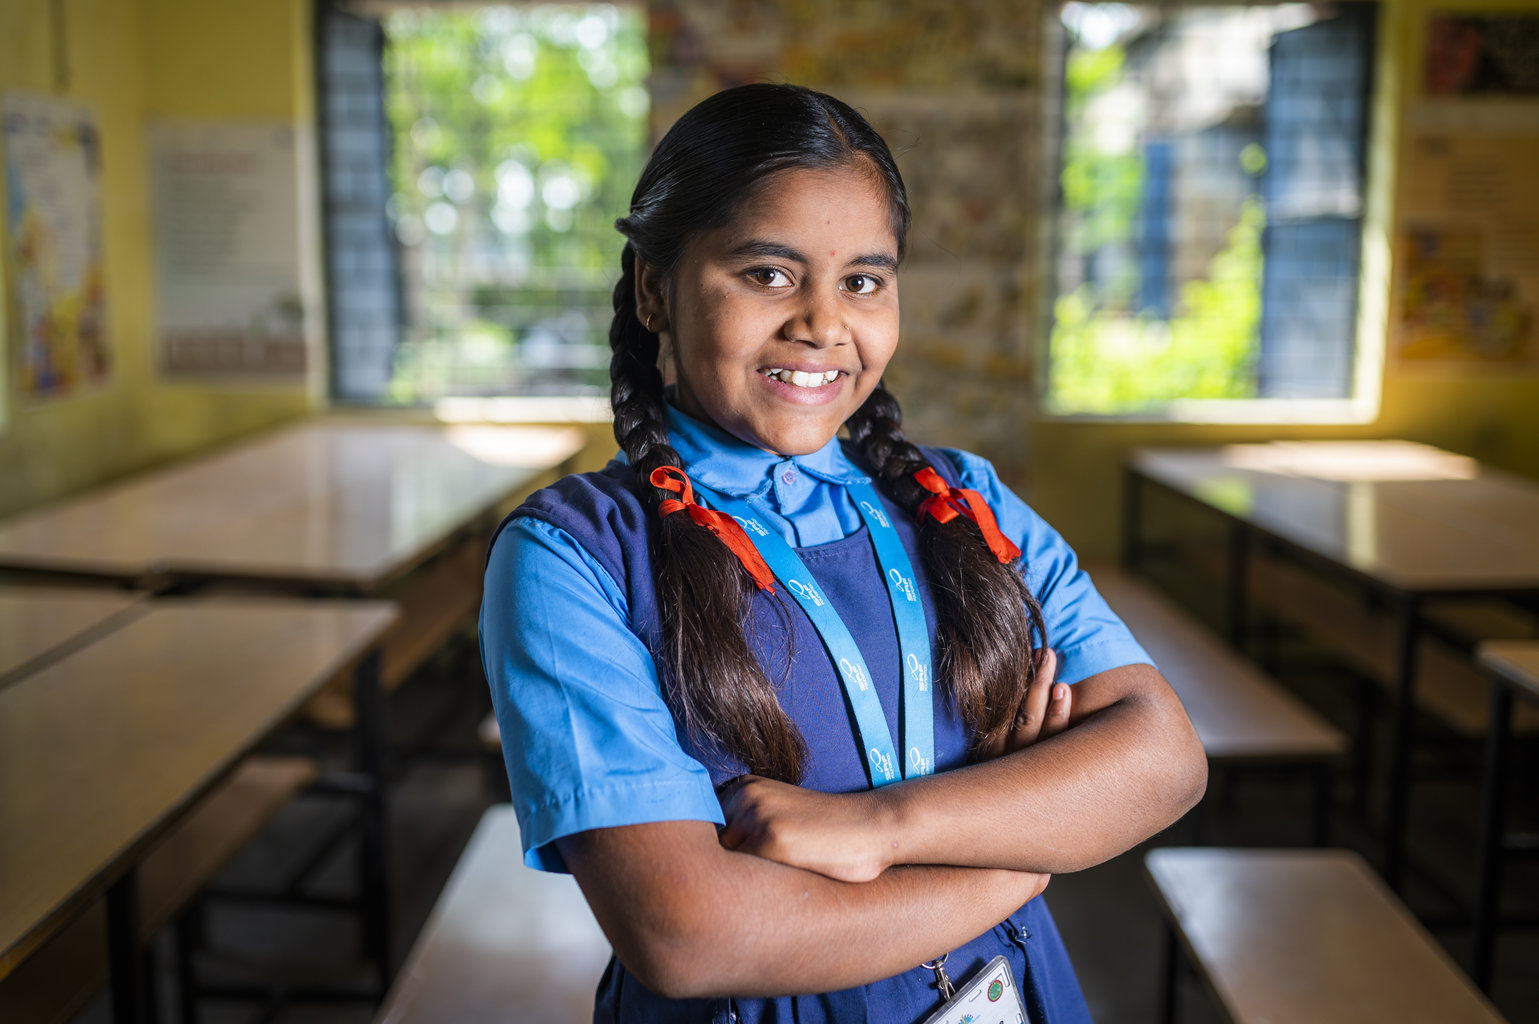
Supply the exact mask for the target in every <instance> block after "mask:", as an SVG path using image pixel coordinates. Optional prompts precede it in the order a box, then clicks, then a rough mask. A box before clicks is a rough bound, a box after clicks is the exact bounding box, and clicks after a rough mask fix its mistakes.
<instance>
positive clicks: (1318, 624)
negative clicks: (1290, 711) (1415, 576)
mask: <svg viewBox="0 0 1539 1024" xmlns="http://www.w3.org/2000/svg"><path fill="white" fill-rule="evenodd" d="M1224 557H1225V556H1224V553H1223V546H1222V544H1218V543H1203V542H1201V541H1200V540H1196V539H1193V540H1189V541H1186V542H1176V543H1174V544H1173V545H1170V546H1168V547H1167V548H1166V550H1165V552H1164V556H1163V557H1162V561H1164V560H1165V559H1166V558H1169V559H1173V560H1175V561H1178V562H1179V563H1180V564H1181V565H1182V566H1183V567H1184V568H1187V569H1190V570H1192V572H1193V574H1194V575H1195V576H1196V577H1198V578H1200V579H1202V580H1205V581H1207V582H1208V583H1210V584H1211V585H1212V586H1214V587H1222V585H1223V584H1222V583H1221V582H1220V581H1222V580H1224V578H1225V575H1226V573H1227V571H1228V570H1227V568H1226V565H1225V561H1224ZM1244 572H1245V577H1246V580H1247V586H1246V592H1247V598H1246V600H1247V603H1248V604H1250V605H1251V606H1252V607H1253V608H1254V609H1255V610H1256V611H1257V612H1260V613H1262V614H1264V615H1265V616H1267V617H1268V618H1269V619H1270V620H1271V621H1272V622H1276V623H1282V624H1286V625H1288V626H1289V627H1292V628H1294V629H1296V630H1298V631H1299V632H1300V633H1301V634H1302V635H1303V636H1305V637H1307V638H1308V639H1309V640H1310V641H1311V642H1313V643H1314V644H1316V645H1318V646H1319V647H1320V648H1322V649H1324V650H1326V651H1328V652H1329V653H1330V654H1331V655H1332V656H1333V657H1335V658H1337V659H1339V660H1340V661H1341V662H1342V663H1343V664H1345V665H1346V666H1347V667H1348V668H1350V669H1351V670H1352V671H1353V672H1354V673H1355V674H1356V675H1358V676H1360V677H1361V678H1363V679H1366V680H1368V681H1370V682H1371V683H1374V684H1376V685H1377V686H1379V687H1381V688H1383V689H1386V690H1388V689H1391V688H1392V687H1393V685H1394V680H1393V677H1392V674H1393V669H1394V665H1395V643H1396V638H1395V626H1394V622H1393V618H1392V616H1391V615H1389V614H1387V613H1386V611H1385V610H1384V609H1382V608H1379V607H1376V606H1375V605H1374V604H1373V603H1372V602H1371V601H1367V600H1365V599H1364V595H1363V594H1361V593H1359V592H1356V591H1354V590H1353V589H1352V588H1350V587H1348V586H1345V585H1342V584H1340V583H1338V582H1334V581H1332V580H1329V579H1326V578H1324V577H1322V576H1321V575H1320V574H1318V573H1316V572H1313V571H1311V570H1310V569H1308V568H1306V567H1305V566H1303V565H1301V564H1299V562H1298V561H1297V560H1295V559H1293V558H1289V557H1286V556H1284V555H1280V554H1277V553H1275V552H1271V551H1269V550H1265V549H1264V548H1263V549H1261V550H1252V552H1251V554H1250V556H1249V557H1248V558H1247V560H1246V562H1245V570H1244ZM1423 615H1424V618H1425V620H1426V622H1427V624H1428V627H1429V628H1428V629H1426V630H1424V631H1423V635H1422V637H1421V639H1420V641H1419V642H1418V644H1417V649H1416V664H1417V673H1416V706H1417V708H1418V709H1419V710H1420V711H1421V712H1422V713H1424V714H1426V715H1427V716H1429V717H1430V718H1432V719H1435V720H1436V721H1439V722H1441V723H1442V724H1443V725H1445V726H1446V727H1448V728H1449V729H1451V730H1452V731H1453V732H1454V733H1456V734H1457V735H1459V736H1461V737H1464V738H1465V739H1468V740H1472V741H1478V740H1479V739H1480V738H1481V737H1483V736H1484V735H1485V730H1486V723H1487V722H1488V720H1489V718H1490V688H1489V686H1488V685H1487V683H1486V680H1485V677H1484V676H1483V675H1482V674H1481V672H1480V671H1479V669H1478V668H1477V667H1476V666H1475V664H1474V662H1473V660H1472V659H1471V658H1470V656H1469V655H1468V654H1467V653H1466V651H1468V650H1469V649H1472V648H1473V647H1474V646H1475V645H1476V644H1478V643H1480V642H1481V641H1484V640H1516V639H1531V638H1534V637H1535V636H1536V635H1539V633H1536V631H1539V619H1536V617H1535V616H1534V615H1532V614H1525V613H1523V612H1522V611H1520V610H1517V609H1515V608H1513V607H1512V606H1511V605H1510V604H1508V603H1507V602H1503V601H1497V600H1483V601H1460V602H1457V603H1455V602H1427V603H1426V605H1425V607H1424V609H1423ZM1513 726H1514V728H1515V729H1516V730H1517V731H1518V732H1521V733H1525V734H1529V733H1535V732H1539V708H1520V709H1518V713H1517V716H1516V719H1515V721H1514V723H1513ZM1365 753H1366V752H1365Z"/></svg>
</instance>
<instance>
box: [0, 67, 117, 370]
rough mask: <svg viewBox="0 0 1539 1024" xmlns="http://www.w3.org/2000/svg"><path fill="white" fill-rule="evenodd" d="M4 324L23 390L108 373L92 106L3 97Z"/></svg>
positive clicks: (0, 122)
mask: <svg viewBox="0 0 1539 1024" xmlns="http://www.w3.org/2000/svg"><path fill="white" fill-rule="evenodd" d="M0 148H3V150H4V159H5V180H6V228H7V231H6V235H7V237H6V239H5V248H6V256H7V260H6V262H7V263H8V264H9V266H10V277H9V278H7V279H6V281H7V285H8V291H9V295H8V300H9V301H8V303H7V305H8V308H9V310H10V314H9V319H10V323H9V324H8V327H9V328H10V331H12V332H14V336H15V339H16V345H17V346H18V348H19V350H20V351H19V359H17V360H16V365H17V366H18V367H19V372H20V380H19V381H18V390H19V391H20V392H21V393H23V394H26V395H33V396H38V397H55V396H60V395H66V394H69V393H70V392H73V391H75V390H77V389H78V388H80V387H81V386H82V385H87V384H96V383H100V382H103V381H105V380H106V379H107V377H108V375H109V373H110V371H111V366H112V357H111V353H110V351H109V348H108V344H107V335H106V330H107V316H106V297H105V293H104V288H103V281H102V278H103V268H102V228H101V199H100V191H101V135H100V134H99V133H98V131H97V127H96V119H95V117H94V115H93V114H92V113H91V112H90V110H88V109H87V108H86V107H83V106H81V105H80V104H77V103H70V102H66V101H63V100H59V99H55V98H53V97H51V96H36V95H29V94H25V93H10V94H8V95H6V96H5V97H4V98H3V100H0Z"/></svg>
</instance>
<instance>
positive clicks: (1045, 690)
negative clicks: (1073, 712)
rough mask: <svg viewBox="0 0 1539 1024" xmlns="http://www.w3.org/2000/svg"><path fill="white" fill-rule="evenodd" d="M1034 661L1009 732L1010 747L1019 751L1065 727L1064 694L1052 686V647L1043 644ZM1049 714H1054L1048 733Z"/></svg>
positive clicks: (1054, 672) (1055, 658)
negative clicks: (1024, 692) (1035, 667)
mask: <svg viewBox="0 0 1539 1024" xmlns="http://www.w3.org/2000/svg"><path fill="white" fill-rule="evenodd" d="M1036 661H1037V670H1036V672H1035V673H1033V675H1032V679H1031V682H1030V683H1028V684H1027V685H1026V694H1025V696H1023V697H1022V698H1021V706H1020V707H1019V708H1018V709H1017V710H1016V713H1015V725H1014V726H1013V727H1012V729H1011V732H1010V741H1009V746H1010V747H1011V749H1016V750H1018V749H1020V748H1021V747H1024V746H1027V745H1028V744H1031V743H1035V742H1036V741H1037V740H1039V739H1042V738H1044V737H1046V736H1050V735H1052V734H1053V733H1054V732H1062V731H1063V730H1064V728H1066V727H1067V726H1068V702H1067V700H1066V699H1065V697H1066V694H1060V693H1059V692H1058V691H1057V688H1055V687H1054V685H1053V680H1054V678H1055V677H1056V676H1057V674H1058V656H1057V655H1056V654H1054V653H1053V650H1052V648H1049V647H1044V648H1041V649H1040V650H1038V651H1037V653H1036ZM1063 689H1065V690H1066V689H1067V687H1064V688H1063ZM1049 716H1053V717H1052V720H1051V732H1049V731H1047V730H1048V728H1049V724H1050V723H1049Z"/></svg>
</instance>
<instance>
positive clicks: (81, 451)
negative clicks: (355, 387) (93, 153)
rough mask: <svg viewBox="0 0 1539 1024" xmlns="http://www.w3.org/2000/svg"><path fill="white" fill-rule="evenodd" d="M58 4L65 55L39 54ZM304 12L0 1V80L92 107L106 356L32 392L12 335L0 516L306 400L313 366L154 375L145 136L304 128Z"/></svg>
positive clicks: (154, 1) (252, 425) (309, 103)
mask: <svg viewBox="0 0 1539 1024" xmlns="http://www.w3.org/2000/svg"><path fill="white" fill-rule="evenodd" d="M56 6H57V7H59V8H60V10H61V12H62V22H63V25H64V27H65V32H64V38H63V40H61V41H62V42H63V43H64V46H63V49H64V51H65V55H66V60H65V62H64V66H63V67H56V62H55V61H54V60H53V54H54V52H55V40H54V31H53V30H54V27H55V25H56V24H58V21H59V19H57V18H56V16H55V15H54V13H53V9H54V8H55V7H56ZM310 25H311V20H310V5H309V3H308V2H307V0H261V2H259V3H257V2H250V3H207V2H203V0H0V92H8V91H13V90H15V91H25V92H32V93H44V94H52V95H58V96H60V97H62V98H65V99H69V100H71V101H74V102H80V103H84V104H86V105H88V106H89V107H90V108H91V109H92V110H94V111H95V114H96V117H97V123H98V126H99V128H100V130H101V138H102V155H103V170H102V182H101V189H102V191H101V206H102V209H101V215H102V223H103V240H102V245H103V258H104V262H105V285H106V301H107V316H108V330H109V336H110V344H111V351H112V359H113V367H112V374H111V377H110V379H109V380H108V381H107V382H106V383H105V384H104V385H102V386H100V387H97V388H88V389H84V390H81V391H79V392H77V393H74V394H71V395H68V396H65V397H62V398H50V399H33V398H28V397H24V396H22V395H21V394H19V393H18V392H17V390H16V388H17V383H16V377H17V375H16V373H15V372H14V369H15V366H16V361H15V360H16V357H15V351H14V350H15V345H16V342H15V339H14V338H12V339H11V340H10V346H9V347H10V348H11V350H12V351H10V352H8V353H7V358H8V359H9V360H11V362H10V366H11V368H12V372H11V373H10V374H8V375H7V377H8V379H9V383H8V384H7V385H6V386H7V387H8V388H9V389H10V390H9V392H8V394H7V396H6V403H5V404H6V406H7V408H8V413H9V415H8V416H7V417H6V423H5V424H4V426H3V427H0V515H5V514H7V513H9V512H13V511H16V510H18V509H22V508H26V507H28V506H30V505H34V504H37V503H40V502H43V501H47V500H49V499H52V498H56V497H59V496H61V495H64V494H68V493H70V492H72V491H76V490H79V489H81V488H84V487H87V486H90V485H92V484H95V483H99V482H101V481H103V480H108V479H111V478H113V477H117V476H121V475H123V474H125V473H128V472H131V471H133V470H136V469H139V468H142V467H144V466H147V465H151V464H154V463H157V462H162V461H165V460H167V459H170V458H174V457H176V456H178V455H182V454H184V453H186V452H189V451H192V450H195V449H197V448H200V447H204V446H206V445H209V444H212V443H215V442H218V441H222V440H225V439H228V438H231V437H234V436H237V435H239V434H242V433H246V432H249V431H251V430H255V429H257V428H260V427H262V426H266V425H268V424H271V423H274V422H277V421H279V420H283V419H287V418H290V417H293V416H296V415H300V414H302V413H304V412H306V411H308V410H310V409H312V408H314V407H315V406H316V404H317V400H318V399H317V394H318V388H319V383H318V382H319V381H320V380H321V379H322V378H321V374H320V371H319V369H317V371H316V372H315V373H313V374H312V377H311V380H309V381H307V382H295V381H289V382H285V383H284V384H283V385H282V386H266V387H261V386H252V385H241V386H234V385H218V386H210V385H203V384H198V385H191V384H168V383H165V382H162V381H161V380H159V379H158V378H157V374H156V371H155V365H154V361H155V351H154V339H153V330H154V309H153V298H154V282H153V280H152V275H151V268H152V266H153V262H152V258H151V238H150V219H149V218H150V211H149V205H148V204H149V198H148V197H149V181H148V176H147V175H148V172H147V166H146V159H147V153H146V148H145V146H146V142H145V140H146V123H147V121H149V120H151V119H154V118H156V117H198V118H232V119H241V118H252V119H256V118H260V119H265V120H283V121H290V122H292V123H294V124H295V126H296V128H297V129H298V131H299V133H300V134H308V133H309V132H310V120H311V111H312V109H313V89H312V86H311V60H310V52H311V46H310V32H311V29H310ZM0 175H3V168H0ZM3 212H4V211H3V208H0V217H3Z"/></svg>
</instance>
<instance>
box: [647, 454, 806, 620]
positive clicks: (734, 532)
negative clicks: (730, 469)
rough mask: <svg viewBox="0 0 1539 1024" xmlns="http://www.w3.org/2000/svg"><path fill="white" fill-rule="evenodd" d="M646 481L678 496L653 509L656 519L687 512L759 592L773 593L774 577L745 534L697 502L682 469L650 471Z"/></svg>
mask: <svg viewBox="0 0 1539 1024" xmlns="http://www.w3.org/2000/svg"><path fill="white" fill-rule="evenodd" d="M647 479H648V480H650V481H651V482H652V486H653V487H661V488H662V489H663V490H665V491H672V492H673V493H674V494H677V495H679V500H675V499H673V498H668V499H665V500H664V501H663V502H662V504H660V505H658V506H657V514H658V515H659V516H661V517H663V518H664V519H666V518H667V517H668V516H671V515H673V514H674V513H675V512H688V513H689V518H691V519H693V520H694V521H695V522H696V523H698V524H700V525H701V526H703V527H705V528H706V529H707V530H710V531H711V532H712V533H714V534H715V535H716V536H717V537H719V538H720V539H721V542H722V543H723V544H725V545H727V549H728V550H729V551H731V552H732V553H733V554H734V555H736V556H737V560H738V561H739V562H742V563H743V568H744V569H747V570H748V575H750V576H752V577H753V581H754V583H756V584H758V587H759V589H760V590H768V591H769V592H770V593H772V594H773V593H774V592H775V574H774V573H772V572H770V567H769V566H767V565H765V564H764V559H763V558H762V557H761V556H760V555H759V549H758V548H756V547H754V546H753V541H751V540H749V539H748V534H747V533H745V532H744V531H743V528H742V527H741V526H740V525H738V521H737V520H736V519H733V518H732V517H731V516H729V515H727V514H726V513H725V512H717V511H715V510H714V509H709V508H706V507H705V506H704V505H702V504H700V503H699V502H697V501H696V500H695V489H694V487H693V486H691V485H690V482H689V477H688V476H686V475H685V473H684V471H683V470H682V469H680V468H678V467H677V466H659V467H657V468H656V469H654V470H652V475H651V476H649V477H648V478H647Z"/></svg>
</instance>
